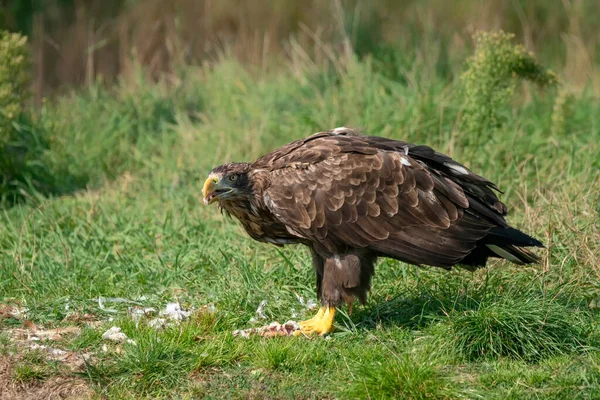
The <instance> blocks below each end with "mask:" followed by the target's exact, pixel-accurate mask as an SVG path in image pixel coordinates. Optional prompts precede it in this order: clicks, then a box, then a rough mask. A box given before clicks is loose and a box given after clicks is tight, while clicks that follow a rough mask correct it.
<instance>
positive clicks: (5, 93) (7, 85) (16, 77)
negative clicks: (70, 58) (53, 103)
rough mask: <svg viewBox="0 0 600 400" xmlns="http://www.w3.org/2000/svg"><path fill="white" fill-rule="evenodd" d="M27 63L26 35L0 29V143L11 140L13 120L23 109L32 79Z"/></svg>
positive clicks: (28, 63) (28, 59)
mask: <svg viewBox="0 0 600 400" xmlns="http://www.w3.org/2000/svg"><path fill="white" fill-rule="evenodd" d="M30 65H31V61H30V57H29V49H28V48H27V38H26V37H25V36H22V35H20V34H18V33H9V32H6V31H2V32H0V146H4V145H6V144H7V143H8V142H9V141H10V139H11V134H12V131H13V126H12V125H13V122H14V121H15V120H16V119H17V118H19V116H20V115H21V114H22V113H23V112H24V110H25V101H26V100H27V98H28V97H29V85H30V82H31V75H30Z"/></svg>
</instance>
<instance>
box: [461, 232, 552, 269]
mask: <svg viewBox="0 0 600 400" xmlns="http://www.w3.org/2000/svg"><path fill="white" fill-rule="evenodd" d="M525 247H544V245H543V244H542V242H540V241H539V240H537V239H535V238H532V237H531V236H529V235H527V234H525V233H523V232H521V231H519V230H518V229H514V228H494V229H492V230H490V232H489V233H488V234H487V236H486V237H484V238H483V239H481V240H480V241H479V242H477V247H476V248H475V249H473V251H472V252H471V253H470V254H469V255H468V256H466V257H465V258H464V259H463V260H462V261H461V264H462V265H463V266H465V267H466V268H467V269H469V270H473V269H476V268H477V267H483V266H485V264H486V262H487V259H488V257H498V258H503V259H505V260H508V261H511V262H513V263H515V264H519V265H523V264H532V263H537V262H539V260H540V258H539V257H538V256H537V255H535V254H534V253H533V252H531V251H529V250H527V249H526V248H525Z"/></svg>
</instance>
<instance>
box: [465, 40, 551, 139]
mask: <svg viewBox="0 0 600 400" xmlns="http://www.w3.org/2000/svg"><path fill="white" fill-rule="evenodd" d="M513 38H514V35H513V34H508V33H505V32H502V31H498V32H478V33H476V34H475V42H476V46H475V54H474V55H473V56H472V57H470V58H469V59H468V60H467V70H466V71H465V72H464V74H463V75H462V84H463V90H464V95H465V104H464V116H463V119H462V128H463V130H464V131H465V133H468V134H471V136H473V137H475V138H477V139H479V138H480V137H481V136H482V135H483V134H484V133H488V132H491V131H493V130H494V129H495V128H497V127H499V126H500V125H501V124H502V121H501V118H500V117H499V111H500V110H501V109H502V108H504V107H506V105H508V104H509V103H510V101H511V99H512V98H513V94H514V92H515V88H516V85H517V82H518V78H521V79H525V80H529V81H531V82H534V83H537V84H538V85H539V86H548V85H554V84H556V83H557V82H558V79H557V77H556V75H555V74H554V73H553V72H552V71H550V70H548V69H546V68H544V67H543V66H542V65H540V64H539V63H537V62H536V61H535V59H534V57H533V54H532V53H531V52H529V51H527V50H526V49H525V47H523V46H522V45H514V44H513V43H512V40H513Z"/></svg>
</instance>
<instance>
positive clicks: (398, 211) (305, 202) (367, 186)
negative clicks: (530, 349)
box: [254, 132, 507, 267]
mask: <svg viewBox="0 0 600 400" xmlns="http://www.w3.org/2000/svg"><path fill="white" fill-rule="evenodd" d="M254 167H255V168H257V169H263V170H267V171H268V174H269V181H270V185H269V187H268V188H267V189H266V190H265V191H264V193H263V196H264V201H265V205H266V206H267V207H268V208H269V210H270V211H271V212H272V213H273V214H274V215H275V216H276V217H277V219H279V220H280V221H281V222H282V223H283V224H284V225H285V226H286V227H287V229H288V231H289V232H290V233H292V234H294V235H296V236H299V237H302V238H304V239H306V240H310V241H311V242H312V243H313V245H314V246H315V248H316V249H317V250H318V251H320V252H322V253H326V254H339V253H344V252H345V251H347V250H348V248H368V249H369V250H370V251H374V252H376V253H378V254H381V255H386V256H391V257H394V258H397V259H400V260H403V261H406V262H409V263H413V264H428V265H436V266H440V267H450V266H452V265H454V264H456V263H457V262H460V260H462V259H463V258H465V256H467V255H468V254H469V252H470V251H471V250H473V248H474V247H475V246H476V242H477V241H478V240H480V239H481V238H483V237H484V236H485V235H486V234H487V233H488V231H489V230H490V229H492V228H493V227H496V226H502V227H505V226H507V225H506V222H505V220H504V218H503V215H504V214H506V207H505V206H504V204H502V203H501V202H500V201H499V200H498V198H497V197H496V195H495V194H494V192H493V191H492V190H491V188H494V186H493V184H492V183H491V182H489V181H487V180H485V179H484V178H482V177H480V176H478V175H476V174H474V173H472V172H471V171H469V170H468V169H467V168H465V167H464V166H462V165H460V164H458V163H456V162H455V161H453V160H452V159H451V158H449V157H447V156H445V155H442V154H440V153H436V152H434V151H433V150H432V149H431V148H429V147H426V146H415V145H411V144H408V143H405V142H399V141H394V140H391V139H384V138H378V137H368V136H357V135H353V134H344V133H342V134H339V133H337V132H322V133H318V134H315V135H313V136H311V137H308V138H306V139H303V140H300V141H297V142H293V143H290V144H289V145H287V146H285V147H283V148H280V149H278V150H277V151H275V152H273V153H270V154H267V155H265V156H264V157H262V158H261V159H259V160H257V161H256V163H255V165H254Z"/></svg>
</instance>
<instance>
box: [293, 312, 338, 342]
mask: <svg viewBox="0 0 600 400" xmlns="http://www.w3.org/2000/svg"><path fill="white" fill-rule="evenodd" d="M334 317H335V307H321V308H320V309H319V311H318V312H317V315H315V316H314V317H312V318H311V319H308V320H306V321H301V322H300V323H299V325H300V329H299V330H297V331H295V332H294V336H300V335H311V334H313V333H316V334H319V335H321V336H323V335H326V334H328V333H330V332H332V331H333V319H334Z"/></svg>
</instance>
